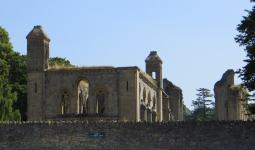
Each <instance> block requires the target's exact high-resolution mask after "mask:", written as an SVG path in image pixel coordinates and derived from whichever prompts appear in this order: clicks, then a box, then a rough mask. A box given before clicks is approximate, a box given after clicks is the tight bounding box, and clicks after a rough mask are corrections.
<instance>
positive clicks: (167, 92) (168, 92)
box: [166, 87, 170, 95]
mask: <svg viewBox="0 0 255 150" xmlns="http://www.w3.org/2000/svg"><path fill="white" fill-rule="evenodd" d="M166 94H168V95H170V89H169V87H167V88H166Z"/></svg>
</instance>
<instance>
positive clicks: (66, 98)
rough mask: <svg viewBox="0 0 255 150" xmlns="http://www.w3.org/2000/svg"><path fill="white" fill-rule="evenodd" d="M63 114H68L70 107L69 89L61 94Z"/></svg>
mask: <svg viewBox="0 0 255 150" xmlns="http://www.w3.org/2000/svg"><path fill="white" fill-rule="evenodd" d="M61 104H62V105H61V114H68V113H69V108H70V94H69V93H68V92H67V91H64V92H62V94H61Z"/></svg>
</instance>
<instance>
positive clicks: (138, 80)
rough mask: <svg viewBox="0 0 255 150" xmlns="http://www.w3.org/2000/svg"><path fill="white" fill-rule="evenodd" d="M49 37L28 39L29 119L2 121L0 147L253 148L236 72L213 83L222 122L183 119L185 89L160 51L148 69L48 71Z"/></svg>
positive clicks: (36, 34)
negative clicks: (168, 72) (165, 71)
mask: <svg viewBox="0 0 255 150" xmlns="http://www.w3.org/2000/svg"><path fill="white" fill-rule="evenodd" d="M49 42H50V39H49V37H48V36H47V34H46V33H45V31H44V30H43V28H42V27H41V26H35V27H34V29H33V30H32V31H31V32H30V33H29V34H28V36H27V67H28V70H27V75H28V83H27V84H28V121H27V122H8V123H7V122H6V123H4V122H2V123H0V150H1V149H10V150H16V149H171V150H177V149H180V150H183V149H185V150H197V149H212V150H215V149H229V150H230V149H231V150H240V149H247V150H250V149H254V147H255V142H254V141H255V121H249V120H248V118H247V116H246V115H245V113H246V112H245V109H244V108H243V105H242V103H246V102H245V101H244V102H242V101H239V99H243V98H245V93H246V90H245V89H243V88H241V87H240V86H237V85H234V71H233V70H228V71H227V72H226V73H225V74H223V76H222V79H221V80H220V81H218V82H217V83H216V84H215V86H214V92H215V102H216V105H215V108H216V121H210V122H184V121H183V118H182V116H183V112H182V107H183V106H182V103H183V102H182V100H183V95H182V90H181V88H179V87H177V86H175V85H174V84H173V83H172V82H170V81H168V80H167V79H163V80H162V63H163V62H162V60H161V59H160V57H159V56H158V55H157V52H155V51H152V52H151V53H150V54H149V56H148V57H147V58H146V60H145V62H146V73H147V74H146V73H144V72H143V71H142V70H141V69H139V68H138V67H117V68H115V67H107V66H105V67H69V68H60V69H58V68H49ZM153 72H155V74H156V77H155V78H153V77H152V74H153ZM162 81H163V82H162ZM102 120H103V121H102ZM127 120H128V121H127ZM178 120H179V121H178ZM246 120H248V121H246ZM126 121H127V122H126ZM161 121H164V122H161ZM180 121H181V122H180ZM93 134H95V135H99V134H102V135H105V136H103V137H102V138H93V137H91V136H90V135H93Z"/></svg>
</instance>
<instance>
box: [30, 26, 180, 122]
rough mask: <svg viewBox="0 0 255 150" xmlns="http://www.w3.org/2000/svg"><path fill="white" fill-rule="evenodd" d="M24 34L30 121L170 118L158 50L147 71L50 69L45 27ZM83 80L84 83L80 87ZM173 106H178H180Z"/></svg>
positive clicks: (168, 100)
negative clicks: (85, 84) (84, 87)
mask: <svg viewBox="0 0 255 150" xmlns="http://www.w3.org/2000/svg"><path fill="white" fill-rule="evenodd" d="M26 38H27V63H28V69H27V80H28V82H27V87H28V96H27V97H28V106H27V108H28V120H29V121H39V120H42V121H48V120H53V121H57V120H63V119H64V120H66V121H67V120H71V121H74V120H75V119H76V120H77V119H78V120H80V121H86V120H89V121H91V120H97V121H99V120H104V121H106V120H107V121H110V120H111V121H115V120H129V121H137V122H138V121H170V120H171V121H173V115H172V114H171V109H170V105H171V102H170V99H171V96H169V95H168V94H167V93H165V92H164V90H163V88H162V64H163V61H162V60H161V58H160V57H159V56H158V54H157V52H156V51H152V52H150V54H149V56H148V57H147V58H146V60H145V62H146V73H147V74H146V73H145V72H143V71H142V70H141V69H140V68H138V67H137V66H134V67H113V66H101V67H73V68H70V67H66V68H59V69H53V68H49V58H50V49H49V48H50V46H49V42H50V38H49V36H48V35H47V34H46V32H45V31H44V30H43V28H42V27H41V26H35V27H34V28H33V29H32V30H31V31H30V32H29V34H28V35H27V37H26ZM154 73H155V75H156V76H155V79H154V78H153V77H152V74H154ZM82 81H84V82H86V83H87V87H86V90H83V91H81V89H80V87H81V85H80V83H81V82H82ZM86 94H87V95H86ZM172 107H179V108H175V109H176V110H177V109H178V110H179V109H181V110H182V106H181V105H176V106H172ZM172 109H173V108H172ZM175 109H173V110H175ZM95 114H97V115H95ZM178 115H179V116H181V114H180V113H179V114H178ZM92 116H94V117H92ZM72 117H74V118H72ZM171 118H172V119H171ZM176 118H177V120H180V121H181V120H182V119H181V117H176Z"/></svg>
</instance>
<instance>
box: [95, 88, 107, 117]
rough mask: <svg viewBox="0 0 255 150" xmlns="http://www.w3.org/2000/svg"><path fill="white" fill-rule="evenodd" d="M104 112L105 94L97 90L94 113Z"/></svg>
mask: <svg viewBox="0 0 255 150" xmlns="http://www.w3.org/2000/svg"><path fill="white" fill-rule="evenodd" d="M104 112H105V95H104V94H103V91H102V90H99V91H98V93H97V104H96V113H104Z"/></svg>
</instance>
